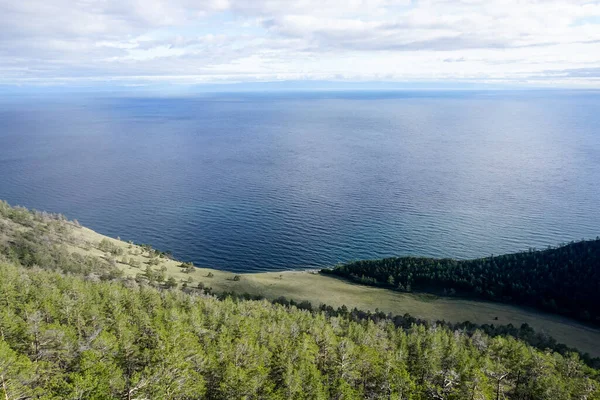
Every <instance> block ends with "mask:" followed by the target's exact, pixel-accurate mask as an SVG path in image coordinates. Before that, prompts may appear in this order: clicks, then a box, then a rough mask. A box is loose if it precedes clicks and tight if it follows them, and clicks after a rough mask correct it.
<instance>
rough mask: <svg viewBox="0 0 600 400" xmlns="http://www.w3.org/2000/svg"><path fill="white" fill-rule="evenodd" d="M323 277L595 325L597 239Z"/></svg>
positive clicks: (599, 266) (388, 263)
mask: <svg viewBox="0 0 600 400" xmlns="http://www.w3.org/2000/svg"><path fill="white" fill-rule="evenodd" d="M324 272H327V273H331V274H334V275H337V276H342V277H345V278H349V279H351V280H353V281H355V282H359V283H363V284H370V285H378V286H384V287H388V288H392V289H396V290H399V291H409V292H410V291H411V290H415V291H426V292H436V293H441V292H442V291H443V293H444V294H452V295H454V294H458V295H468V296H473V297H476V298H482V299H485V300H493V301H502V302H509V303H516V304H522V305H528V306H533V307H538V308H540V309H542V310H545V311H549V312H555V313H559V314H563V315H567V316H570V317H573V318H577V319H580V320H583V321H586V322H592V323H595V324H600V239H596V240H590V241H581V242H574V243H569V244H567V245H564V246H561V247H557V248H549V249H547V250H543V251H533V250H531V251H528V252H522V253H515V254H505V255H501V256H491V257H486V258H481V259H475V260H464V261H459V260H453V259H433V258H423V257H397V258H387V259H383V260H369V261H357V262H353V263H349V264H345V265H340V266H337V267H335V268H333V269H331V270H324Z"/></svg>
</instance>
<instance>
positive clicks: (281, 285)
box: [70, 227, 600, 356]
mask: <svg viewBox="0 0 600 400" xmlns="http://www.w3.org/2000/svg"><path fill="white" fill-rule="evenodd" d="M72 235H74V237H75V238H78V239H79V240H78V242H79V243H81V245H74V244H71V245H70V246H71V248H72V250H73V251H77V252H81V253H91V254H94V255H96V256H101V257H106V254H105V253H104V252H102V251H101V250H99V249H98V248H97V244H98V243H99V242H100V241H101V240H102V239H107V237H106V236H103V235H101V234H99V233H97V232H94V231H92V230H90V229H87V228H83V227H82V228H76V227H74V228H73V229H72ZM108 240H110V241H111V242H112V243H113V244H114V245H116V246H118V247H120V248H122V249H123V252H124V254H123V256H122V257H121V256H117V257H116V259H117V260H120V259H122V258H123V257H126V258H127V259H131V258H133V259H134V260H136V261H137V263H138V264H139V265H140V266H139V267H132V266H131V265H128V264H122V263H119V267H120V268H122V269H123V271H124V272H125V274H126V275H128V276H135V275H137V274H140V273H143V272H144V270H145V268H146V265H148V262H149V260H150V257H149V254H148V252H147V251H144V250H143V249H142V248H140V247H138V246H136V245H131V244H129V243H126V242H123V241H120V240H116V239H112V238H108ZM134 264H135V262H134ZM180 264H181V262H178V261H174V260H169V259H166V258H159V264H158V265H154V266H152V268H153V269H156V270H159V269H160V268H162V267H164V268H163V269H166V270H165V275H166V276H167V277H171V276H172V277H174V278H175V279H176V280H177V281H178V282H185V281H188V280H190V278H191V281H192V283H191V285H194V286H196V285H197V284H198V283H200V282H202V283H203V284H204V285H205V286H207V287H212V288H213V290H214V291H216V292H225V291H233V292H237V293H249V294H253V295H262V296H265V297H266V298H269V299H274V298H277V297H280V296H283V297H286V298H288V299H294V300H296V301H302V300H308V301H310V302H312V303H313V304H315V305H317V304H321V303H322V304H328V305H331V306H334V307H339V306H341V305H346V306H347V307H349V308H354V307H356V308H358V309H362V310H371V311H375V310H376V309H379V310H380V311H383V312H386V313H387V312H390V313H392V314H405V313H409V314H411V315H413V316H415V317H419V318H423V319H429V320H438V319H444V320H447V321H453V322H461V321H466V320H468V321H471V322H474V323H477V324H485V323H487V324H509V323H511V324H513V325H515V326H520V325H521V324H522V323H527V324H529V325H530V326H532V327H533V328H534V329H535V330H537V331H541V332H545V333H547V334H549V335H551V336H553V337H554V338H555V339H556V340H557V341H559V342H562V343H565V344H567V345H569V346H573V347H576V348H578V349H580V351H583V352H588V353H590V354H591V355H593V356H600V330H598V329H595V328H591V327H588V326H585V325H583V324H580V323H578V322H575V321H573V320H570V319H568V318H564V317H560V316H556V315H552V314H545V313H540V312H538V311H535V310H531V309H527V308H520V307H515V306H511V305H506V304H499V303H491V302H483V301H474V300H463V299H454V298H444V297H436V296H432V295H428V294H406V293H398V292H394V291H390V290H387V289H381V288H375V287H369V286H363V285H358V284H353V283H350V282H347V281H344V280H340V279H338V278H334V277H330V276H323V275H320V274H317V273H315V272H310V271H285V272H266V273H252V274H239V276H240V279H239V280H238V281H235V280H234V279H233V278H234V276H235V275H236V274H234V273H231V272H226V271H220V270H214V269H208V268H195V269H194V270H193V271H192V272H190V273H186V272H183V269H182V268H180V267H179V266H180ZM209 275H212V277H209ZM496 318H497V319H496Z"/></svg>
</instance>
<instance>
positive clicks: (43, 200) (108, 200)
mask: <svg viewBox="0 0 600 400" xmlns="http://www.w3.org/2000/svg"><path fill="white" fill-rule="evenodd" d="M0 198H3V199H5V200H7V201H8V202H9V203H11V204H13V205H15V204H20V205H24V206H27V207H31V208H37V209H41V210H47V211H53V212H60V213H63V214H66V215H67V216H68V217H70V218H76V219H78V220H79V221H80V222H81V223H82V224H84V225H86V226H89V227H91V228H93V229H95V230H97V231H99V232H101V233H104V234H108V235H111V236H114V237H116V236H120V237H121V238H122V239H124V240H133V241H135V242H138V243H150V244H152V245H153V246H154V247H156V248H159V249H162V250H171V251H172V252H173V253H174V254H175V255H176V256H177V257H178V258H180V259H183V260H190V261H193V262H194V263H195V264H196V265H200V266H207V267H215V268H221V269H227V270H231V271H259V270H277V269H291V268H308V267H314V266H326V265H332V264H335V263H338V262H344V261H350V260H356V259H366V258H378V257H386V256H395V255H418V256H435V257H457V258H469V257H479V256H487V255H490V254H499V253H504V252H514V251H519V250H525V249H528V248H530V247H537V248H543V247H546V246H548V245H557V244H559V243H561V242H566V241H571V240H579V239H583V238H588V239H589V238H595V237H596V236H597V235H600V92H592V91H586V92H558V91H540V92H397V93H366V92H363V93H297V94H270V95H266V94H263V95H258V94H213V95H206V96H198V97H193V98H148V97H145V98H122V97H121V98H95V99H93V98H89V97H88V98H84V97H78V98H66V99H65V98H62V99H61V98H58V97H57V98H44V99H40V98H38V99H35V100H33V99H31V98H15V97H13V98H6V97H5V98H3V99H2V100H0Z"/></svg>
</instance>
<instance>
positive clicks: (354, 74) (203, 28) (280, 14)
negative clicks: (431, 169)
mask: <svg viewBox="0 0 600 400" xmlns="http://www.w3.org/2000/svg"><path fill="white" fill-rule="evenodd" d="M599 70H600V2H599V1H587V0H529V1H522V0H487V1H484V0H417V1H412V2H411V1H410V0H319V1H317V0H297V1H287V0H252V1H248V0H207V1H202V2H199V1H195V0H172V1H168V0H103V1H101V0H74V1H69V0H28V1H21V2H17V1H13V0H0V83H5V84H6V83H23V82H36V83H38V82H39V83H48V82H60V83H70V82H78V81H85V82H101V81H102V80H110V81H118V82H125V83H127V84H132V85H136V84H138V83H139V82H140V81H144V82H145V81H151V80H155V81H161V82H174V83H186V82H188V83H196V82H221V81H244V80H278V79H334V80H335V79H346V80H394V81H409V80H465V79H467V80H475V81H481V82H483V81H495V82H497V81H503V82H535V83H540V82H548V83H550V84H558V83H560V84H567V85H569V84H572V85H588V86H597V85H598V75H600V74H598V71H599Z"/></svg>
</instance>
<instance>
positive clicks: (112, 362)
mask: <svg viewBox="0 0 600 400" xmlns="http://www.w3.org/2000/svg"><path fill="white" fill-rule="evenodd" d="M0 302H1V304H2V311H1V313H0V335H1V336H0V384H1V385H2V386H1V388H2V389H1V390H2V392H3V393H2V394H3V395H4V398H6V399H33V398H39V399H148V398H152V399H329V398H334V399H363V398H369V399H405V398H413V399H435V398H437V399H499V398H507V399H552V400H556V399H584V398H588V399H590V398H599V396H600V391H599V390H600V383H599V381H598V379H599V378H598V371H597V370H593V369H591V368H589V367H587V366H585V365H584V364H583V363H582V362H581V361H580V360H579V358H578V356H577V355H576V354H574V353H572V354H567V355H565V356H562V355H559V354H557V353H552V352H542V351H539V350H536V349H534V348H532V347H530V346H528V345H526V344H524V343H523V342H520V341H517V340H515V339H513V338H510V337H508V338H507V337H502V336H498V337H494V338H491V337H489V336H487V335H485V334H483V333H481V332H480V331H476V332H475V333H474V334H471V335H469V334H467V333H465V332H463V331H461V330H455V331H452V330H449V329H447V328H445V327H442V326H429V327H426V326H423V325H413V326H411V327H410V328H408V329H402V328H396V327H395V326H394V324H393V323H392V322H390V321H388V320H381V321H378V322H374V321H372V320H365V321H352V320H350V319H349V318H346V317H344V316H340V317H336V316H327V315H326V314H325V313H322V312H316V313H313V312H310V311H307V310H301V309H299V308H296V307H285V306H282V305H277V304H271V303H269V302H267V301H252V300H238V301H236V300H234V299H232V298H226V299H224V300H219V299H216V298H214V297H211V296H205V295H193V294H186V293H184V292H182V291H180V290H178V289H171V290H160V289H158V288H153V287H146V286H143V285H138V284H136V283H135V281H128V280H104V281H97V282H96V281H94V280H93V279H89V278H88V279H84V278H83V277H81V276H77V275H65V274H62V273H59V272H50V271H43V270H39V269H25V268H23V267H16V266H12V265H8V264H6V263H4V264H3V265H2V266H1V267H0Z"/></svg>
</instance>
